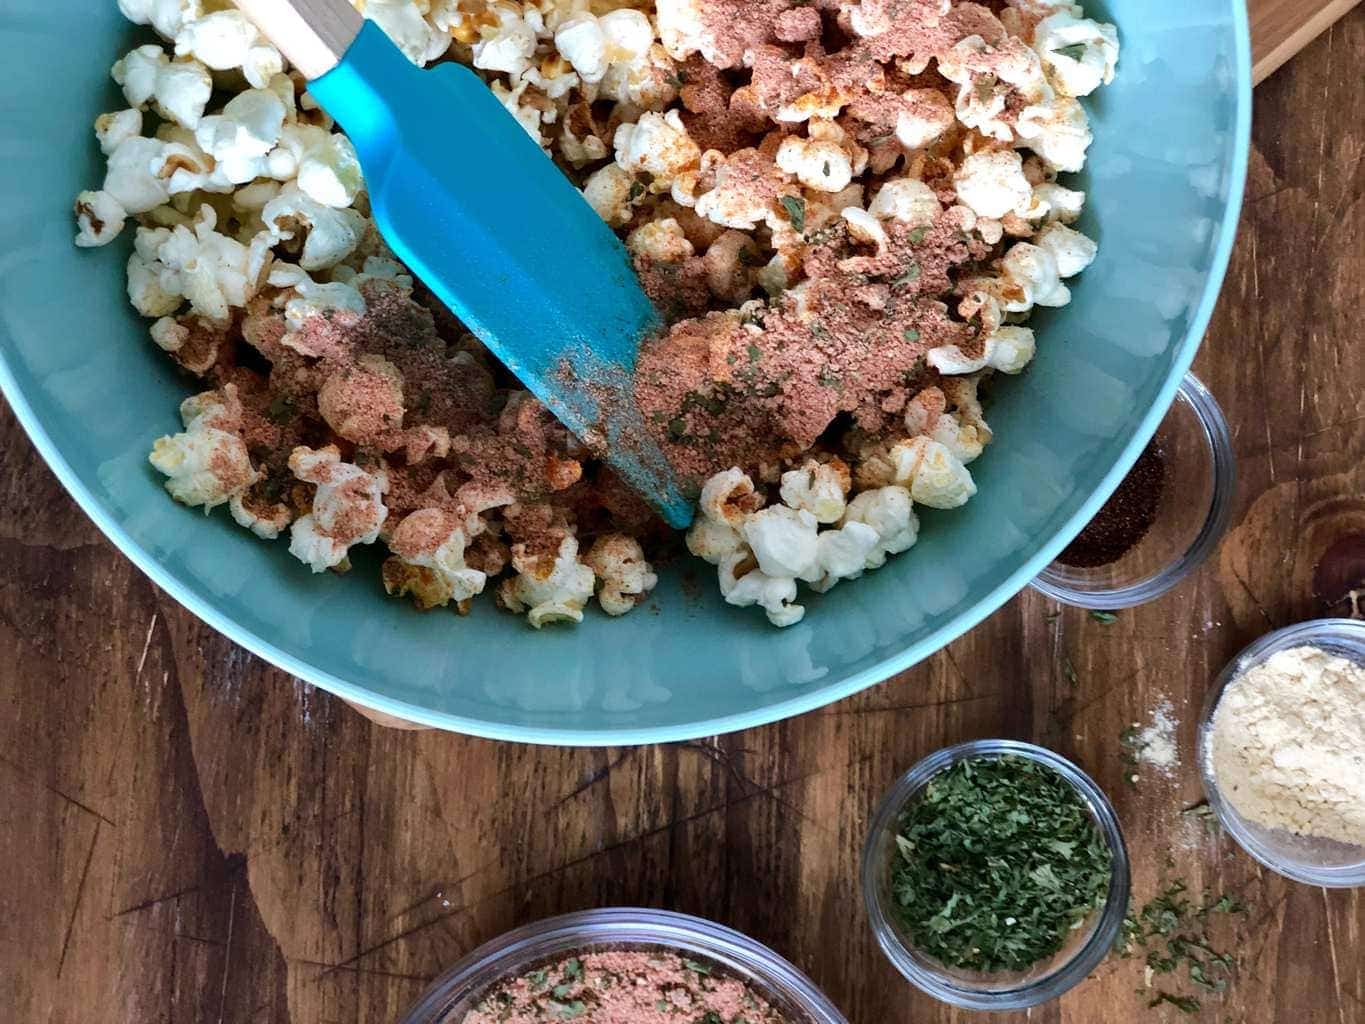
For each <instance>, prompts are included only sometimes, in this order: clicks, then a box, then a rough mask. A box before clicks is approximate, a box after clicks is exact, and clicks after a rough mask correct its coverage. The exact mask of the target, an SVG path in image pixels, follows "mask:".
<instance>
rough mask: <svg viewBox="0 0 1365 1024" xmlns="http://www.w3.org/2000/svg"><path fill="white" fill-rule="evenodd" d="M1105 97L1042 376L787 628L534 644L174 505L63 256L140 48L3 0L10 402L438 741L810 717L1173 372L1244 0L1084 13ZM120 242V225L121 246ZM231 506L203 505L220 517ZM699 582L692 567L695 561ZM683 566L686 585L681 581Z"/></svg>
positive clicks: (235, 610)
mask: <svg viewBox="0 0 1365 1024" xmlns="http://www.w3.org/2000/svg"><path fill="white" fill-rule="evenodd" d="M1087 8H1088V9H1089V10H1090V11H1091V12H1092V13H1093V14H1094V15H1097V16H1101V17H1104V18H1107V19H1108V20H1111V21H1114V22H1115V23H1117V24H1118V26H1119V30H1120V33H1121V35H1122V40H1123V55H1122V59H1121V63H1120V67H1119V77H1118V79H1117V81H1116V82H1115V83H1114V84H1113V85H1112V86H1110V87H1108V88H1107V89H1104V90H1102V91H1101V92H1100V93H1099V94H1098V95H1097V96H1096V97H1092V101H1088V105H1089V109H1090V111H1091V117H1092V120H1093V122H1094V128H1095V134H1096V140H1095V145H1094V147H1093V148H1092V150H1091V159H1090V164H1089V167H1088V168H1087V170H1086V173H1085V174H1084V175H1083V176H1082V186H1081V187H1084V188H1086V189H1087V190H1088V191H1089V192H1090V200H1089V203H1088V204H1087V212H1086V219H1085V221H1084V222H1083V223H1082V225H1081V226H1082V227H1083V229H1084V230H1086V231H1087V233H1089V234H1091V235H1093V236H1095V237H1097V238H1098V239H1099V240H1100V243H1101V253H1100V259H1099V261H1098V262H1097V263H1096V264H1095V265H1094V266H1093V267H1092V268H1091V269H1090V270H1088V271H1087V272H1086V273H1085V275H1084V276H1083V278H1081V279H1080V280H1079V284H1078V286H1077V287H1076V288H1075V296H1076V297H1075V301H1074V302H1073V303H1072V305H1071V306H1069V307H1067V308H1066V309H1064V310H1061V311H1058V312H1057V313H1056V314H1055V315H1047V316H1040V317H1038V318H1037V322H1036V324H1035V326H1037V327H1039V328H1040V331H1039V337H1040V341H1041V344H1040V346H1039V349H1040V350H1039V354H1038V359H1037V362H1036V363H1035V364H1034V366H1033V368H1032V370H1031V371H1030V372H1029V373H1028V374H1026V375H1024V376H1023V377H1021V378H1019V379H1017V380H1010V381H1008V382H1007V383H1006V384H1005V385H1004V386H1002V387H999V388H997V389H996V397H995V399H994V401H993V404H992V406H991V408H990V409H989V410H988V416H989V419H990V422H991V426H992V427H993V428H994V430H995V433H996V438H997V440H996V443H995V444H994V445H993V446H992V447H991V449H990V451H989V452H988V453H987V455H986V456H985V457H984V458H982V459H981V460H979V461H978V462H977V463H976V464H974V465H973V466H972V471H973V474H974V475H975V477H976V480H977V482H978V484H979V485H980V494H979V495H978V496H977V497H976V498H975V499H974V500H973V501H972V502H971V503H970V504H968V505H967V506H966V508H965V509H960V510H958V511H956V512H952V513H933V512H930V513H928V514H926V515H925V516H924V524H923V530H922V531H921V538H922V539H921V540H920V542H919V544H918V545H917V546H916V547H915V548H914V549H913V550H912V551H911V552H909V553H907V554H905V555H902V556H899V557H897V558H896V559H894V560H893V561H892V563H891V564H889V565H888V566H887V567H886V568H884V569H881V570H879V571H878V572H875V573H872V574H870V575H869V576H867V577H866V578H864V579H862V580H860V581H858V582H856V583H853V584H847V585H844V586H841V587H837V588H836V589H834V590H833V591H831V592H830V593H829V594H827V595H825V596H823V597H815V596H812V597H811V598H810V600H809V601H808V602H807V608H808V612H807V615H806V619H805V621H804V622H802V623H801V624H799V625H797V626H794V627H791V628H789V629H786V630H782V631H778V630H775V629H773V628H771V627H769V626H768V624H767V622H766V621H764V619H763V617H762V616H761V615H759V614H757V613H755V612H754V610H753V609H749V610H747V611H742V610H738V609H733V608H728V607H726V606H725V605H724V604H723V603H722V602H721V600H720V597H719V594H718V593H716V591H715V587H714V585H713V583H712V582H711V579H710V573H709V572H705V573H702V577H703V579H704V584H703V586H702V587H701V588H700V589H701V591H702V593H701V594H700V595H697V594H696V593H695V592H696V590H697V589H698V588H697V587H695V586H693V587H687V588H684V586H683V573H684V572H686V571H688V570H687V567H684V566H676V567H673V568H671V569H670V570H669V571H667V572H665V573H664V578H663V581H662V582H661V584H660V586H659V588H658V590H657V591H656V594H655V598H654V600H653V601H652V602H651V605H654V606H657V610H656V608H654V607H645V608H641V609H640V610H637V611H636V612H633V613H632V614H631V615H629V616H628V617H626V618H625V619H622V620H608V619H607V618H606V616H604V615H601V614H600V613H593V614H591V615H589V616H588V618H587V620H586V621H585V622H584V623H583V624H582V625H581V626H579V627H578V628H575V629H547V630H545V631H543V632H540V633H535V632H533V631H532V630H530V629H529V628H528V627H527V625H526V623H525V621H524V620H522V619H519V618H515V617H513V616H510V615H505V614H503V613H501V612H499V611H497V610H496V609H495V608H494V607H493V602H492V601H491V600H484V601H478V602H476V603H475V609H474V612H473V614H472V615H470V616H469V617H468V618H465V619H459V618H456V617H455V616H453V615H449V614H441V613H433V614H428V615H419V614H416V613H414V612H413V611H412V609H411V608H410V607H409V606H408V605H407V604H406V603H405V602H399V601H391V600H386V599H385V598H384V596H383V594H382V591H381V589H380V585H379V582H378V573H377V571H376V569H377V565H375V564H367V563H363V562H362V563H361V564H360V565H359V566H358V571H357V572H354V573H352V574H350V575H349V576H346V577H338V576H330V575H329V576H321V577H315V576H313V575H312V574H310V573H308V572H307V571H305V570H304V569H303V568H302V567H301V566H300V565H299V564H298V563H297V562H295V561H294V560H293V559H292V558H291V557H290V556H289V554H288V552H287V551H286V550H285V545H284V544H282V543H277V544H265V543H262V542H260V541H258V540H256V539H255V538H254V537H252V536H251V535H250V534H248V533H247V532H246V531H244V530H242V529H241V528H239V527H237V526H236V525H234V524H233V523H232V522H231V521H230V520H229V519H228V517H227V516H226V515H224V514H217V515H214V516H210V517H208V518H205V517H204V516H202V515H199V514H196V513H193V512H190V511H188V510H186V509H184V508H182V507H180V506H178V505H176V504H174V503H173V502H172V501H171V500H170V499H169V498H168V497H167V496H166V494H165V492H164V491H163V490H162V488H161V483H160V479H159V477H158V475H157V474H156V473H155V472H154V471H153V470H152V469H151V468H150V467H149V466H148V464H147V451H148V448H149V446H150V444H151V442H152V440H153V439H154V438H155V437H156V436H158V435H159V434H161V433H164V432H167V431H172V430H175V429H178V426H179V423H178V419H177V416H176V409H177V406H178V404H179V402H180V400H181V399H182V398H183V397H184V396H185V394H186V393H187V391H188V388H187V385H186V383H185V382H184V381H183V380H181V379H178V378H177V376H176V373H175V372H174V371H173V368H172V366H171V365H170V363H169V361H168V360H166V359H165V357H164V356H163V355H162V354H161V353H160V352H159V351H158V350H157V349H156V348H155V347H154V346H153V345H152V344H151V342H150V341H149V340H148V338H147V333H146V327H145V325H144V324H143V323H142V322H140V321H139V319H138V318H137V317H136V315H135V314H134V313H133V312H132V310H131V309H130V308H129V307H128V303H127V300H126V299H125V297H124V291H123V288H124V281H123V263H124V261H125V259H126V255H127V245H128V242H127V239H126V237H125V239H124V240H123V246H122V247H120V246H118V245H115V246H112V247H109V248H106V249H103V250H97V251H93V252H85V251H78V250H77V249H75V248H74V247H73V246H72V244H71V238H72V235H73V228H72V222H71V215H70V209H71V201H72V198H73V197H74V195H75V194H76V192H77V191H79V190H80V189H82V188H86V187H93V186H95V185H96V184H97V183H98V182H99V181H100V180H101V177H102V164H101V161H100V159H99V154H98V150H97V147H96V145H95V142H94V139H93V137H92V133H91V131H90V124H91V122H92V120H93V119H94V117H95V115H96V114H98V113H100V112H102V111H105V110H113V109H117V108H118V107H120V106H122V103H121V97H119V95H118V93H117V91H116V90H115V88H114V86H113V85H112V83H111V82H110V81H109V78H108V74H107V72H108V68H109V65H110V64H111V63H112V62H113V61H114V60H115V59H116V58H117V57H118V56H119V55H121V54H122V53H124V52H125V51H126V50H127V49H128V48H129V47H130V46H131V45H133V44H134V43H135V42H136V41H138V40H139V39H140V36H139V35H138V33H137V31H136V30H134V29H132V28H131V27H130V26H128V25H127V24H126V23H125V22H124V21H123V20H122V19H121V17H120V16H119V14H118V11H117V9H116V6H115V4H114V3H113V0H67V2H64V3H52V2H50V0H8V3H7V4H6V12H5V16H4V19H3V21H2V22H0V41H2V42H3V44H4V52H6V53H9V54H10V55H11V63H10V67H9V68H7V69H6V72H5V82H4V86H3V89H4V103H3V105H0V156H2V157H3V158H2V159H0V385H3V389H4V392H5V395H6V397H7V398H8V399H9V402H10V404H11V405H12V406H13V408H14V410H15V412H16V413H17V414H18V416H19V418H20V420H21V421H22V423H23V425H24V426H25V428H26V429H27V430H28V433H29V435H30V436H31V437H32V438H33V441H34V443H35V444H36V445H37V446H38V449H39V450H40V451H41V452H42V454H43V456H44V458H46V459H47V461H48V463H49V464H50V465H51V466H52V468H53V470H54V471H55V472H56V473H57V475H58V476H59V477H60V478H61V481H62V483H63V484H65V486H66V487H67V489H68V490H70V491H71V493H72V494H73V495H74V496H75V498H76V500H77V501H79V502H80V504H81V505H82V507H83V508H84V509H85V511H86V512H87V513H88V514H89V515H90V516H91V517H92V518H93V519H94V520H95V522H96V523H98V524H99V526H100V528H101V529H102V530H103V531H104V532H105V533H106V534H107V535H108V536H109V538H110V539H111V540H112V541H113V542H114V543H115V544H117V545H118V546H119V547H120V548H121V549H122V550H123V551H124V553H125V554H127V555H128V557H129V558H131V559H132V560H133V561H134V562H136V563H137V565H138V566H139V567H140V568H141V569H142V570H143V571H144V572H146V573H147V575H148V576H150V577H151V578H152V579H153V580H154V581H155V582H156V583H157V585H159V586H160V587H162V588H163V589H164V590H165V591H167V592H168V593H169V594H171V595H172V596H173V597H174V598H175V599H176V600H178V601H180V602H181V603H182V604H184V605H185V606H186V607H187V608H189V609H190V610H191V611H193V612H194V613H195V614H196V615H198V616H200V617H201V618H203V619H204V620H205V621H206V622H208V623H209V624H210V625H212V626H213V627H215V628H216V629H218V630H221V631H222V632H223V633H225V634H227V635H228V636H229V637H231V638H232V639H233V640H235V641H237V642H238V643H240V644H241V645H243V646H244V647H247V648H249V649H250V650H252V651H254V652H255V653H257V654H259V655H260V656H261V657H263V658H266V659H267V660H269V661H271V662H273V663H275V664H276V665H278V666H280V667H281V668H282V669H284V670H285V671H287V672H290V673H293V674H294V675H297V676H300V677H302V678H304V679H306V680H308V681H309V682H312V683H315V684H316V685H318V686H321V687H323V688H324V689H327V690H330V691H332V692H334V693H336V694H339V695H340V696H342V697H345V698H347V699H348V700H352V701H357V702H359V703H362V704H365V705H368V706H370V707H373V708H375V709H377V710H379V711H383V712H387V713H389V714H392V715H398V716H401V717H403V718H408V719H411V720H413V721H416V722H422V723H427V724H430V725H433V726H438V727H441V728H445V729H453V730H457V731H460V732H465V733H473V734H477V735H481V736H489V737H496V738H501V739H511V740H521V741H529V742H540V743H560V744H593V745H596V744H626V743H643V742H657V741H664V740H677V739H683V738H689V737H695V736H702V735H709V734H713V733H718V732H725V731H729V730H733V729H740V728H744V727H747V726H753V725H758V724H761V723H764V722H769V721H773V720H775V719H779V718H783V717H786V716H789V715H794V714H797V713H799V712H803V711H808V710H810V709H812V708H815V707H818V706H820V705H822V704H827V703H829V702H830V701H834V700H838V699H839V698H841V697H846V696H848V695H849V694H851V693H854V692H855V691H857V690H860V689H862V688H864V687H867V686H870V685H872V684H874V683H876V682H878V681H879V680H882V679H884V678H886V677H887V676H889V675H891V674H893V673H895V672H898V671H900V670H902V669H904V668H906V667H907V666H909V665H912V664H914V663H915V662H917V661H919V660H920V659H922V658H924V657H926V656H928V655H929V654H931V653H932V652H934V651H935V650H937V649H938V648H940V647H942V646H943V645H944V644H946V643H948V642H949V641H950V640H952V639H954V638H955V637H957V636H959V635H960V634H962V633H963V632H965V631H966V630H968V629H970V628H971V627H972V626H974V625H976V624H977V623H978V622H980V621H981V619H983V618H984V617H985V616H986V615H988V614H990V613H991V612H992V611H994V610H995V609H996V608H998V607H999V606H1000V605H1001V604H1003V603H1004V602H1005V601H1006V600H1007V599H1008V598H1009V597H1010V596H1011V595H1013V594H1014V593H1015V592H1016V591H1018V590H1019V589H1021V588H1022V587H1023V586H1024V585H1025V584H1027V583H1028V582H1029V580H1030V579H1032V578H1033V577H1034V576H1035V575H1036V574H1037V573H1038V572H1039V571H1040V570H1041V569H1042V568H1043V567H1044V566H1045V565H1047V564H1048V563H1049V562H1051V561H1052V559H1053V558H1054V557H1055V556H1056V555H1057V553H1058V552H1059V551H1061V549H1062V547H1063V546H1064V545H1065V544H1066V543H1067V542H1068V541H1069V540H1070V539H1071V538H1072V536H1073V535H1075V534H1076V533H1077V532H1078V531H1079V530H1080V528H1081V527H1082V526H1083V525H1084V524H1085V523H1086V522H1087V521H1088V520H1089V518H1090V517H1091V516H1092V515H1093V514H1094V513H1095V512H1096V510H1097V509H1098V508H1099V506H1100V505H1101V504H1102V502H1103V500H1104V499H1105V498H1106V497H1107V496H1108V495H1109V493H1110V492H1111V491H1112V490H1113V488H1114V487H1115V486H1116V485H1117V484H1118V481H1119V480H1120V479H1122V477H1123V475H1124V473H1125V472H1126V471H1127V469H1128V467H1129V466H1130V465H1131V464H1132V463H1133V461H1134V460H1135V459H1136V457H1137V455H1138V453H1139V452H1140V451H1141V449H1142V447H1143V445H1145V444H1146V442H1147V440H1148V438H1150V436H1151V435H1152V433H1153V432H1154V430H1155V429H1156V426H1157V424H1158V422H1159V421H1160V420H1161V418H1162V416H1163V415H1164V413H1165V411H1166V408H1167V406H1168V405H1169V404H1170V402H1171V400H1172V398H1173V397H1174V395H1175V392H1176V388H1177V387H1178V386H1179V384H1180V380H1181V377H1182V376H1183V374H1184V373H1185V370H1186V369H1187V368H1188V367H1189V364H1190V361H1191V360H1192V359H1193V357H1194V353H1195V349H1196V348H1197V346H1198V343H1199V339H1200V336H1201V335H1202V333H1203V331H1204V329H1205V327H1206V326H1207V324H1208V321H1209V317H1210V315H1211V313H1212V310H1213V304H1214V300H1215V297H1216V295H1217V292H1218V287H1219V285H1220V283H1221V281H1222V277H1223V273H1224V271H1225V269H1226V266H1227V261H1228V254H1229V251H1230V249H1231V247H1232V241H1233V234H1234V231H1235V228H1236V224H1237V217H1238V211H1239V207H1240V204H1241V197H1242V187H1243V183H1244V180H1245V167H1246V159H1247V149H1248V138H1249V133H1250V118H1251V62H1250V46H1249V42H1248V34H1247V18H1246V11H1245V8H1244V5H1243V3H1242V2H1241V0H1202V2H1199V3H1182V4H1173V3H1160V4H1154V3H1151V2H1150V0H1103V2H1101V0H1095V2H1092V3H1089V4H1087ZM128 234H131V232H129V233H128ZM220 512H221V510H220ZM698 567H699V568H700V569H701V570H707V569H709V567H707V566H704V565H700V563H698ZM693 571H696V570H695V569H694V570H693Z"/></svg>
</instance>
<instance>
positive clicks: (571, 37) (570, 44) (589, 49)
mask: <svg viewBox="0 0 1365 1024" xmlns="http://www.w3.org/2000/svg"><path fill="white" fill-rule="evenodd" d="M650 35H651V39H652V38H653V33H651V34H650ZM555 49H556V50H558V51H559V54H560V56H561V57H563V58H564V59H565V60H567V61H568V62H569V63H570V64H572V65H573V69H574V70H575V71H577V72H578V74H579V77H580V78H582V79H583V81H584V82H588V83H590V84H591V83H595V82H600V81H602V77H603V76H604V75H605V74H606V73H607V65H608V63H609V62H608V60H607V36H606V33H605V32H603V31H602V26H601V25H600V24H599V23H598V20H597V18H596V17H594V16H593V15H592V14H590V13H588V12H586V11H584V12H582V13H579V14H575V15H573V16H572V17H570V18H569V19H568V20H567V21H564V22H563V23H561V24H560V26H559V28H557V29H555Z"/></svg>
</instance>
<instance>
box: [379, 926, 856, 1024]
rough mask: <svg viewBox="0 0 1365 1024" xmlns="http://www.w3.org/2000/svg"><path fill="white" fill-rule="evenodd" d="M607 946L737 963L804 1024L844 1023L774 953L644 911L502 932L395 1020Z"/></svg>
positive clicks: (428, 1015)
mask: <svg viewBox="0 0 1365 1024" xmlns="http://www.w3.org/2000/svg"><path fill="white" fill-rule="evenodd" d="M613 942H619V943H623V944H635V943H639V944H657V945H659V946H661V947H666V948H669V949H673V950H676V951H681V952H686V953H695V954H696V955H698V956H709V957H712V958H714V959H717V960H720V961H721V962H722V963H724V962H725V961H727V960H730V961H734V962H736V963H738V964H739V965H740V966H741V967H742V968H743V969H744V970H745V971H747V972H748V973H750V974H752V975H753V976H754V978H755V979H756V980H757V981H758V982H759V983H761V984H762V985H763V986H766V987H767V988H769V989H772V990H774V991H776V992H778V993H779V994H780V995H782V996H784V997H786V998H787V999H789V1000H791V1001H792V1002H794V1003H795V1004H796V1005H797V1007H798V1008H799V1009H800V1010H801V1011H802V1012H804V1013H805V1014H807V1015H808V1017H809V1019H810V1024H847V1019H846V1018H845V1017H844V1015H843V1014H842V1013H841V1012H840V1011H839V1009H838V1007H836V1006H835V1005H834V1003H833V1002H832V1001H831V1000H830V998H829V997H828V996H827V995H825V993H824V992H823V991H822V990H821V989H820V988H819V986H817V985H816V984H815V982H813V981H812V980H811V979H810V978H809V977H807V976H806V974H805V973H804V972H803V971H801V969H800V968H798V967H797V966H796V965H794V964H793V963H791V961H789V960H787V959H786V958H785V957H783V956H782V955H781V954H779V953H777V952H776V951H775V950H773V949H772V948H770V947H769V946H767V945H765V944H764V943H762V942H759V941H758V940H757V939H754V938H751V937H750V936H748V935H745V934H744V933H743V932H740V931H736V930H735V929H733V928H729V927H727V926H725V925H723V924H717V923H716V922H714V921H710V920H707V919H706V918H704V917H695V916H693V915H691V914H683V913H680V912H678V911H676V910H656V909H653V908H650V907H600V908H598V909H596V910H580V911H575V912H572V913H568V914H559V915H556V916H554V917H546V918H541V919H540V920H538V921H532V922H529V923H527V924H524V925H521V926H519V927H517V928H513V929H511V930H510V931H506V932H503V933H502V934H500V935H497V936H495V937H494V938H492V939H489V940H488V941H487V942H484V943H482V944H481V945H479V946H478V947H476V948H475V949H474V950H472V951H471V952H469V953H466V954H465V955H464V956H463V957H461V958H460V959H459V960H458V961H456V962H455V963H454V964H453V965H452V966H451V967H449V968H448V969H446V970H445V971H443V972H441V974H440V975H439V976H438V977H437V978H436V979H435V980H434V981H432V983H431V985H430V986H429V987H428V988H427V990H426V991H425V992H423V993H422V995H421V996H419V997H418V998H417V1000H416V1001H415V1002H414V1003H413V1005H412V1006H411V1007H409V1008H408V1009H407V1011H406V1012H405V1013H404V1014H403V1016H402V1017H401V1018H399V1021H400V1024H429V1022H430V1021H432V1020H433V1019H435V1018H434V1016H433V1015H434V1014H436V1013H441V1012H444V1011H445V1010H446V1009H448V1008H449V1006H450V1002H451V1000H452V999H459V998H463V997H465V996H467V995H471V994H473V993H474V992H477V991H487V987H488V985H489V984H491V983H492V982H495V981H497V980H498V979H499V978H503V977H507V976H508V974H509V972H512V971H518V970H520V969H521V968H522V967H524V966H525V965H527V964H528V963H530V962H533V961H535V960H538V959H543V958H544V957H545V955H546V954H549V955H551V956H558V955H560V954H561V953H562V952H565V951H566V950H561V949H559V948H551V947H558V946H559V945H561V944H565V943H567V944H568V945H573V944H575V943H581V944H583V945H592V944H600V945H605V946H609V945H611V944H612V943H613Z"/></svg>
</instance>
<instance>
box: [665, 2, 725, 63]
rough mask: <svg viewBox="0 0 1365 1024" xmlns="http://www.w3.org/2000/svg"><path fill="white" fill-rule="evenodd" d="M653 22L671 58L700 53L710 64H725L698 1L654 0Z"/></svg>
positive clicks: (682, 58) (684, 57) (680, 58)
mask: <svg viewBox="0 0 1365 1024" xmlns="http://www.w3.org/2000/svg"><path fill="white" fill-rule="evenodd" d="M654 21H655V23H656V24H657V25H658V26H659V40H660V41H661V42H662V43H663V46H664V49H665V50H667V51H668V55H669V56H670V57H672V58H673V59H674V60H686V59H687V58H688V57H689V56H691V55H692V54H694V53H700V54H701V55H702V56H703V57H704V58H706V60H707V61H708V62H709V63H712V64H715V65H717V66H720V67H723V66H725V63H726V62H725V60H724V58H723V57H722V55H721V52H720V49H719V47H718V45H717V42H716V39H715V37H714V36H712V35H711V33H710V31H709V30H708V29H707V27H706V20H705V16H704V13H703V8H702V2H701V0H656V2H655V4H654Z"/></svg>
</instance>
